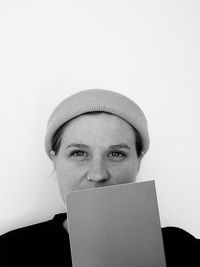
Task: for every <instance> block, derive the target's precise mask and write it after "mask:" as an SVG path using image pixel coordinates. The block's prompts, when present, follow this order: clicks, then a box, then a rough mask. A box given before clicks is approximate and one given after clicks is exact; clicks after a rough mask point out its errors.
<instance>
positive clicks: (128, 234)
mask: <svg viewBox="0 0 200 267" xmlns="http://www.w3.org/2000/svg"><path fill="white" fill-rule="evenodd" d="M66 205H67V218H68V231H69V238H70V246H71V255H72V264H73V267H133V266H134V267H147V266H148V267H166V262H165V254H164V247H163V239H162V232H161V226H160V219H159V211H158V204H157V198H156V189H155V182H154V181H148V182H140V183H127V184H121V185H114V186H106V187H101V188H94V189H85V190H77V191H72V192H70V193H69V194H68V195H67V196H66Z"/></svg>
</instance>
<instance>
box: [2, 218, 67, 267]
mask: <svg viewBox="0 0 200 267" xmlns="http://www.w3.org/2000/svg"><path fill="white" fill-rule="evenodd" d="M64 216H65V215H61V214H59V215H56V216H55V217H54V218H53V219H52V220H49V221H45V222H41V223H38V224H34V225H31V226H26V227H23V228H19V229H16V230H13V231H10V232H8V233H5V234H3V235H2V236H0V254H1V255H0V263H1V264H0V266H12V263H14V262H17V263H19V265H21V266H25V263H26V264H27V266H32V265H29V262H30V259H32V262H34V264H36V262H41V261H42V260H43V259H48V258H49V257H48V256H47V255H49V254H50V255H51V253H54V254H55V252H54V251H53V245H52V244H53V243H59V242H58V240H59V238H61V237H62V222H63V221H64ZM64 234H66V233H64ZM64 237H65V236H64ZM59 241H60V240H59ZM1 261H3V263H2V262H1ZM5 262H6V263H7V264H5ZM13 266H14V265H13ZM34 266H37V265H34Z"/></svg>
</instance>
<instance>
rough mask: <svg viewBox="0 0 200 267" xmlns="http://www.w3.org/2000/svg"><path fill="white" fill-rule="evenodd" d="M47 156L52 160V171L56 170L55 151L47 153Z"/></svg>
mask: <svg viewBox="0 0 200 267" xmlns="http://www.w3.org/2000/svg"><path fill="white" fill-rule="evenodd" d="M49 156H50V159H51V160H52V162H53V165H54V170H56V161H55V160H56V155H55V151H53V150H51V151H50V153H49Z"/></svg>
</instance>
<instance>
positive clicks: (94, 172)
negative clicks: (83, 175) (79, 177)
mask: <svg viewBox="0 0 200 267" xmlns="http://www.w3.org/2000/svg"><path fill="white" fill-rule="evenodd" d="M87 179H88V180H89V181H93V182H97V183H100V182H106V181H107V180H109V179H110V173H109V171H108V168H107V167H106V164H105V162H103V160H94V161H93V162H92V163H91V166H90V169H89V170H88V173H87Z"/></svg>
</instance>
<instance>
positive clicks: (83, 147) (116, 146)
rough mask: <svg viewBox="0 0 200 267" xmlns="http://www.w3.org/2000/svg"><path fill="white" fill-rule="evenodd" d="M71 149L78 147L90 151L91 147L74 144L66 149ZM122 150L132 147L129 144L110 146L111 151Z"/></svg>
mask: <svg viewBox="0 0 200 267" xmlns="http://www.w3.org/2000/svg"><path fill="white" fill-rule="evenodd" d="M70 147H77V148H81V149H88V148H89V146H88V145H85V144H77V143H72V144H70V145H68V146H67V147H66V149H67V148H70ZM121 148H127V149H129V150H130V147H129V146H128V145H127V144H124V143H121V144H117V145H111V146H109V149H121Z"/></svg>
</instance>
